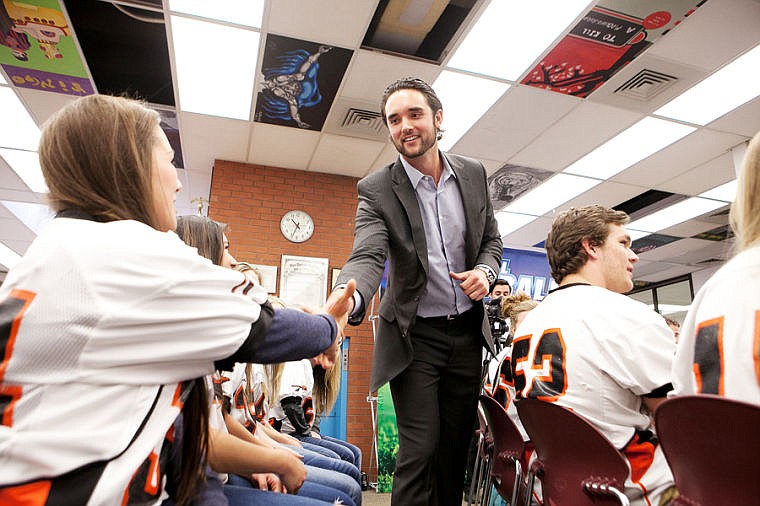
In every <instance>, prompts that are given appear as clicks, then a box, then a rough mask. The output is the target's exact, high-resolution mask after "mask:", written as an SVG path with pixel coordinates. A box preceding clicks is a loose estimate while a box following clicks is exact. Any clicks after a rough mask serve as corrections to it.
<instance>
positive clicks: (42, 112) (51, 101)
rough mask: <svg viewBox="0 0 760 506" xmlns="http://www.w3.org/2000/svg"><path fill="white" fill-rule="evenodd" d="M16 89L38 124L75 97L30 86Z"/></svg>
mask: <svg viewBox="0 0 760 506" xmlns="http://www.w3.org/2000/svg"><path fill="white" fill-rule="evenodd" d="M16 91H18V94H19V97H20V98H21V100H22V101H23V102H24V103H25V104H26V107H27V109H29V114H31V115H32V118H33V119H34V121H35V122H36V123H37V125H38V126H42V124H43V123H44V122H45V121H46V120H47V119H48V118H49V117H50V116H52V115H53V113H54V112H56V111H57V110H58V109H60V108H61V107H63V106H64V105H66V104H69V103H71V102H73V101H74V100H76V98H77V97H72V96H71V95H64V94H63V93H48V92H46V91H40V90H33V89H30V88H17V89H16Z"/></svg>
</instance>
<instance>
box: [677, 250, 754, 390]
mask: <svg viewBox="0 0 760 506" xmlns="http://www.w3.org/2000/svg"><path fill="white" fill-rule="evenodd" d="M758 279H760V246H755V247H753V248H750V249H748V250H745V251H743V252H741V253H739V254H738V255H736V256H735V257H734V258H732V259H731V260H730V261H728V262H727V263H726V264H725V265H724V266H723V267H721V268H720V269H719V270H718V271H717V272H716V273H715V274H713V276H712V278H710V279H709V280H708V281H707V282H706V283H705V284H704V286H703V287H702V288H701V289H700V290H699V292H698V293H697V296H696V297H695V298H694V301H693V302H692V304H691V308H690V309H689V312H688V314H687V315H686V319H685V320H684V323H683V326H682V328H681V336H680V339H679V341H678V346H677V348H676V358H675V361H674V363H673V386H674V391H673V394H674V395H683V394H694V393H703V394H717V395H721V396H724V397H729V398H732V399H736V400H740V401H744V402H752V403H755V404H760V284H758V283H757V280H758Z"/></svg>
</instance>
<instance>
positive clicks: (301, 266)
mask: <svg viewBox="0 0 760 506" xmlns="http://www.w3.org/2000/svg"><path fill="white" fill-rule="evenodd" d="M327 271H328V260H327V258H317V257H300V256H291V255H282V265H281V267H280V298H281V299H282V300H284V301H285V303H286V304H288V305H298V306H306V307H312V308H318V307H320V306H322V305H323V304H324V303H325V300H327Z"/></svg>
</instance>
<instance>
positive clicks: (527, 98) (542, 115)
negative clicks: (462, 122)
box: [443, 86, 582, 160]
mask: <svg viewBox="0 0 760 506" xmlns="http://www.w3.org/2000/svg"><path fill="white" fill-rule="evenodd" d="M581 103H582V101H581V99H578V98H575V97H570V96H567V95H563V94H560V93H548V92H546V91H545V90H540V89H537V88H533V87H531V86H513V87H512V88H510V89H509V90H508V91H507V92H506V93H505V94H504V96H503V97H502V98H501V99H499V101H498V102H496V104H494V105H493V106H492V107H491V109H490V110H489V111H488V112H487V113H486V114H485V115H483V117H482V118H481V119H480V120H479V121H478V124H477V128H473V129H471V130H470V131H469V132H468V133H467V134H465V135H464V136H463V137H462V139H460V140H459V142H457V143H456V144H455V145H454V148H453V150H452V151H454V152H456V153H460V154H463V155H466V156H475V157H484V158H490V159H492V160H508V159H509V158H511V157H512V156H513V155H514V154H515V153H517V152H519V151H520V150H522V149H523V148H524V147H525V146H526V145H528V144H529V143H530V142H531V141H532V140H533V139H535V138H536V137H538V136H539V135H540V134H541V133H542V132H543V131H545V130H546V129H547V128H551V126H552V125H554V124H555V123H556V122H557V121H558V120H560V119H561V118H562V117H563V116H564V115H565V114H567V113H568V112H570V111H571V110H573V108H575V107H578V106H579V105H580V104H581ZM443 111H444V114H443V120H444V127H445V125H446V104H443Z"/></svg>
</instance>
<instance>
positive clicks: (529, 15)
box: [447, 0, 589, 81]
mask: <svg viewBox="0 0 760 506" xmlns="http://www.w3.org/2000/svg"><path fill="white" fill-rule="evenodd" d="M588 3H589V2H588V1H587V0H562V1H561V2H557V1H556V0H530V1H529V2H514V1H506V0H492V1H491V3H490V4H489V5H488V7H487V8H486V10H485V12H483V14H482V15H481V16H480V18H479V19H478V21H477V23H475V25H474V26H473V28H472V30H470V33H468V34H467V36H466V37H465V38H464V40H463V41H462V43H461V44H460V45H459V48H458V49H457V50H456V52H455V53H454V55H453V56H452V57H451V59H450V60H449V62H448V65H447V66H449V67H454V68H458V69H462V70H467V71H470V72H476V73H478V74H485V75H488V76H493V77H499V78H502V79H508V80H510V81H517V80H518V78H519V77H520V76H521V75H522V74H523V73H525V72H526V71H528V70H530V68H532V65H533V62H534V61H536V59H537V58H538V57H539V56H541V54H543V53H544V51H546V49H547V48H548V47H549V46H550V45H551V44H552V43H553V42H554V40H556V39H557V37H559V35H560V34H561V33H562V32H564V31H565V30H566V29H567V28H568V27H569V25H570V23H572V22H573V21H574V20H575V18H577V17H578V15H579V14H580V13H581V12H582V11H583V10H584V9H585V8H586V7H587V6H588Z"/></svg>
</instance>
